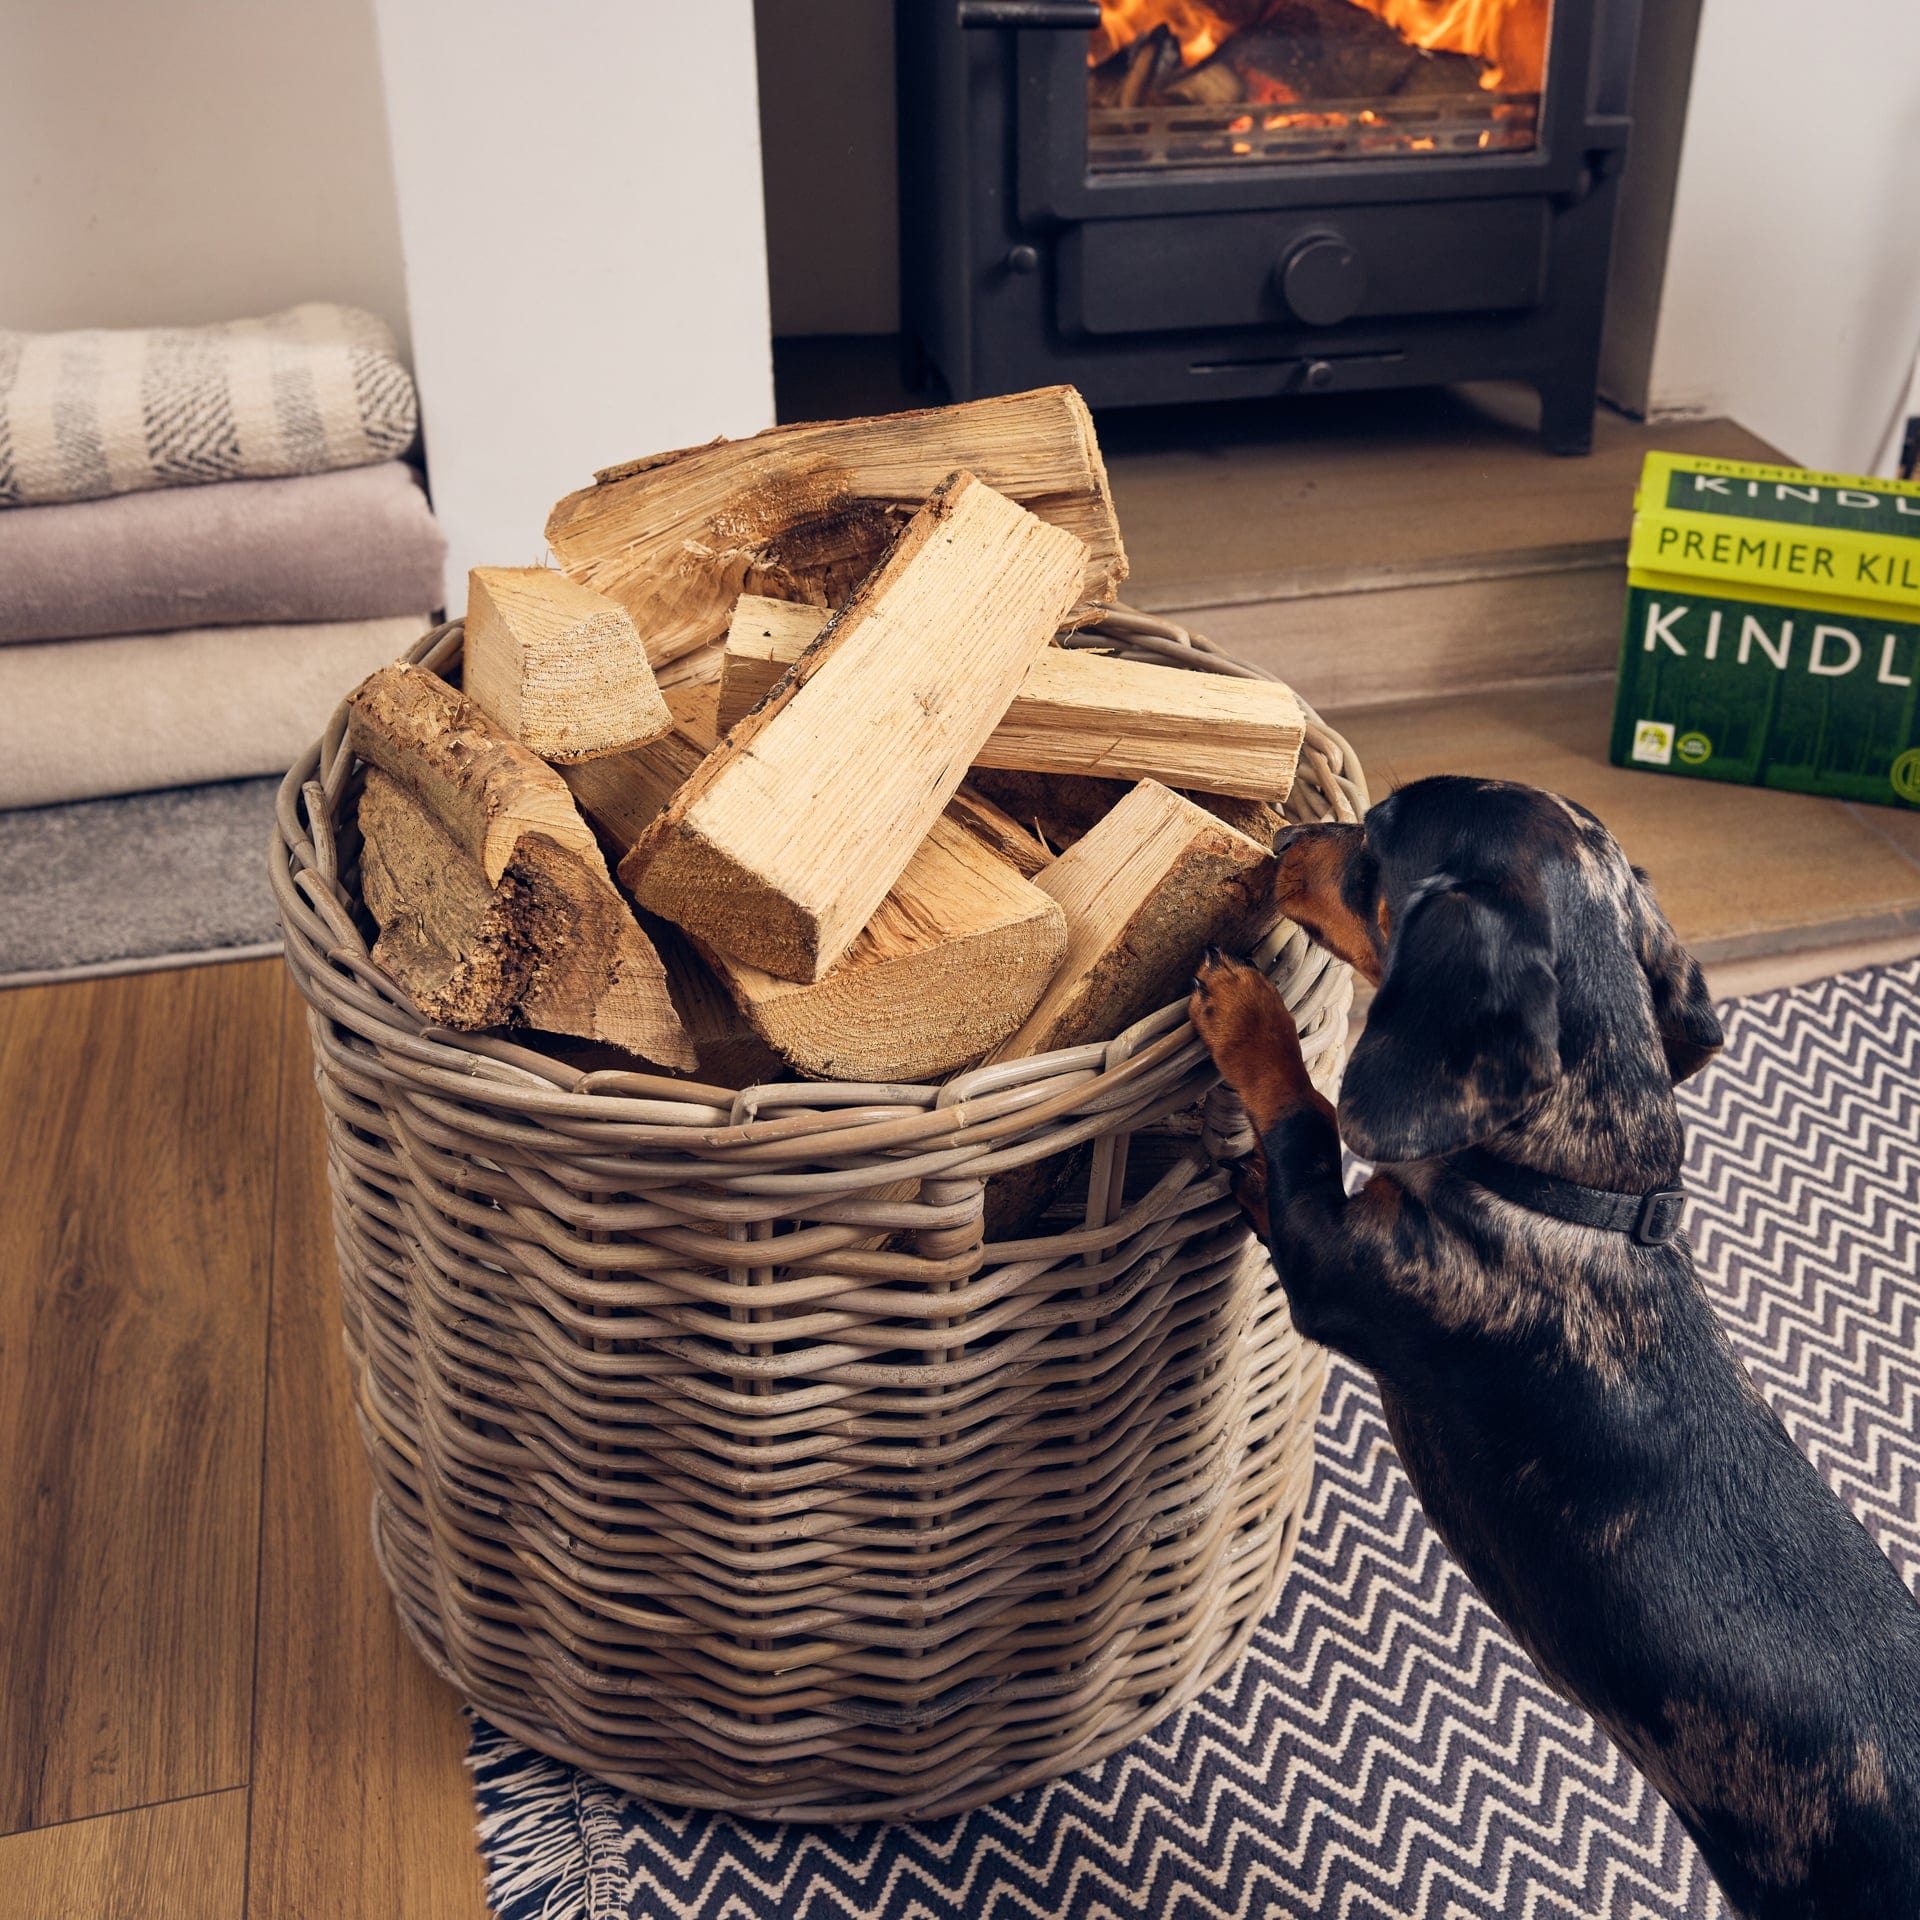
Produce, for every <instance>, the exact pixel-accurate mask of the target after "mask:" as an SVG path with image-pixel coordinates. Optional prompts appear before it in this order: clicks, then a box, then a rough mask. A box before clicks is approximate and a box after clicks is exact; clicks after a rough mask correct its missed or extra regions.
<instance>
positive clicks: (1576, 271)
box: [897, 0, 1639, 453]
mask: <svg viewBox="0 0 1920 1920" xmlns="http://www.w3.org/2000/svg"><path fill="white" fill-rule="evenodd" d="M1638 20H1639V0H897V44H898V47H899V85H900V150H901V256H902V290H901V291H902V309H903V325H904V328H905V332H906V337H907V341H908V346H909V352H910V353H911V354H912V355H913V356H914V358H915V359H916V361H917V362H918V365H919V367H920V369H921V371H922V372H923V374H924V375H925V376H927V379H928V382H929V383H930V384H935V385H938V386H941V387H944V388H945V390H946V391H947V393H948V394H949V395H950V396H951V397H952V398H955V399H969V398H973V397H975V396H978V395H981V394H986V393H1004V392H1009V391H1012V390H1015V389H1017V388H1021V387H1030V386H1038V385H1042V384H1044V383H1046V382H1049V381H1055V380H1070V381H1072V382H1074V383H1075V384H1076V385H1077V386H1079V387H1080V389H1081V390H1082V391H1083V392H1084V393H1085V394H1086V396H1087V398H1088V399H1089V400H1090V401H1091V402H1092V403H1093V404H1094V405H1095V406H1110V407H1111V406H1135V405H1143V404H1154V403H1161V402H1167V401H1180V400H1189V399H1201V398H1205V399H1235V398H1252V397H1256V396H1264V395H1270V394H1283V393H1300V392H1339V391H1343V390H1350V389H1355V388H1361V387H1383V386H1403V385H1427V384H1437V383H1440V382H1444V381H1453V380H1470V379H1487V378H1510V379H1518V380H1523V381H1526V382H1528V383H1529V384H1531V385H1532V386H1534V387H1535V388H1536V389H1537V390H1538V392H1539V394H1540V401H1541V426H1542V432H1543V434H1544V436H1545V438H1546V441H1547V444H1548V445H1549V446H1551V447H1552V448H1553V449H1554V450H1555V451H1556V452H1561V453H1583V452H1585V451H1586V450H1587V448H1588V446H1589V445H1590V443H1591V439H1592V432H1593V405H1594V387H1595V380H1596V375H1597V367H1598V359H1599V348H1600V322H1601V312H1602V308H1603V305H1604V299H1605V291H1606V277H1607V260H1608V254H1609V252H1610V250H1611V245H1612V228H1613V214H1614V191H1615V184H1616V181H1617V177H1618V174H1619V170H1620V165H1621V161H1622V158H1623V156H1624V152H1625V144H1626V137H1627V128H1628V120H1627V114H1626V108H1627V98H1628V88H1629V85H1630V82H1631V78H1632V65H1633V43H1634V36H1635V32H1636V29H1637V26H1638Z"/></svg>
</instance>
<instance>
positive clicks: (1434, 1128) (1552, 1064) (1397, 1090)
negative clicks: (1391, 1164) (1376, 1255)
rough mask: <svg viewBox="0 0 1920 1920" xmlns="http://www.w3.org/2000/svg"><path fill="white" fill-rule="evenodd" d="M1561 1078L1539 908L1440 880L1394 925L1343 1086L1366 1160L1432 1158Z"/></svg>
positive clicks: (1346, 1120) (1496, 891)
mask: <svg viewBox="0 0 1920 1920" xmlns="http://www.w3.org/2000/svg"><path fill="white" fill-rule="evenodd" d="M1559 1072H1560V983H1559V981H1558V979H1557V978H1556V976H1555V974H1554V969H1553V942H1552V931H1551V928H1550V926H1549V924H1548V920H1547V915H1546V910H1545V908H1544V906H1542V905H1540V904H1538V903H1537V902H1530V901H1527V900H1524V899H1522V898H1521V897H1519V896H1518V895H1517V894H1515V893H1514V892H1512V891H1511V890H1510V889H1506V888H1498V887H1492V886H1482V885H1479V884H1467V883H1461V882H1456V881H1454V880H1452V879H1451V878H1450V877H1449V876H1447V875H1444V874H1442V875H1439V876H1437V877H1436V878H1435V879H1433V880H1431V881H1429V882H1428V883H1427V884H1426V885H1425V886H1424V887H1422V888H1420V889H1418V890H1417V892H1416V895H1415V897H1414V898H1413V899H1412V900H1411V901H1409V902H1408V903H1407V905H1405V906H1403V907H1402V908H1401V911H1400V917H1399V919H1398V920H1397V921H1396V922H1395V923H1394V928H1393V938H1392V941H1391V943H1390V944H1389V947H1388V950H1387V970H1386V975H1385V978H1384V979H1383V980H1382V981H1381V983H1380V991H1379V992H1378V994H1376V995H1375V996H1374V1002H1373V1005H1372V1006H1371V1007H1370V1008H1369V1009H1368V1012H1367V1025H1366V1031H1365V1032H1364V1033H1363V1034H1362V1035H1361V1036H1360V1044H1359V1045H1358V1046H1357V1047H1355V1048H1354V1050H1353V1058H1352V1060H1351V1061H1350V1062H1349V1063H1348V1066H1347V1072H1346V1078H1345V1080H1344V1081H1343V1082H1342V1085H1341V1089H1340V1132H1341V1134H1342V1135H1343V1136H1344V1138H1345V1140H1346V1142H1347V1145H1348V1146H1350V1147H1351V1148H1352V1149H1353V1151H1354V1152H1355V1153H1357V1154H1359V1155H1361V1156H1362V1157H1363V1158H1366V1159H1369V1160H1384V1161H1397V1160H1426V1159H1431V1158H1432V1157H1433V1156H1435V1155H1437V1154H1443V1153H1452V1152H1454V1151H1455V1150H1456V1149H1458V1148H1460V1147H1467V1146H1471V1145H1473V1143H1474V1142H1475V1141H1477V1140H1484V1139H1486V1138H1487V1136H1488V1135H1489V1134H1493V1133H1497V1132H1498V1131H1499V1130H1500V1129H1501V1128H1502V1127H1504V1126H1506V1125H1508V1124H1509V1123H1510V1122H1512V1121H1513V1120H1515V1119H1517V1118H1518V1117H1519V1115H1520V1114H1521V1113H1522V1112H1524V1111H1525V1109H1526V1108H1527V1107H1529V1106H1530V1105H1532V1103H1533V1102H1534V1101H1535V1100H1537V1099H1539V1097H1540V1096H1541V1095H1542V1094H1543V1093H1545V1092H1546V1090H1547V1089H1548V1088H1549V1087H1550V1086H1551V1085H1552V1084H1553V1082H1554V1080H1555V1079H1556V1078H1557V1077H1558V1075H1559Z"/></svg>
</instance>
